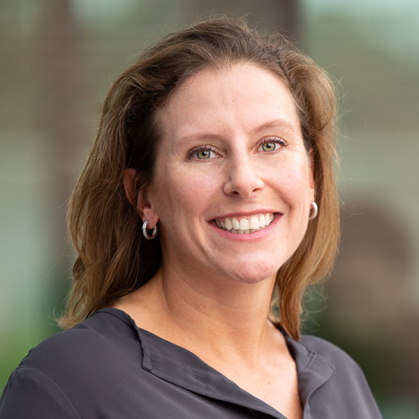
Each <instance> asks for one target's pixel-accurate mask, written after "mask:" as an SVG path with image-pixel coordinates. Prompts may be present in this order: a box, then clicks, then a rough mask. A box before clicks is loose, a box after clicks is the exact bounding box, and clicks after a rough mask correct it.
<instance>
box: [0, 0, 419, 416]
mask: <svg viewBox="0 0 419 419" xmlns="http://www.w3.org/2000/svg"><path fill="white" fill-rule="evenodd" d="M211 13H213V14H215V13H234V14H240V15H243V14H245V13H248V14H249V15H248V19H249V21H250V22H259V26H260V27H262V28H272V27H276V28H280V29H281V30H283V31H285V32H286V33H288V34H289V35H290V36H292V37H293V38H294V39H295V40H296V42H297V44H298V46H299V48H301V49H302V50H303V51H305V52H306V53H307V54H308V55H310V56H311V57H312V58H313V59H314V60H315V61H316V62H317V63H318V64H319V65H320V66H322V67H323V68H325V69H326V70H327V71H328V72H329V73H330V74H331V76H332V77H333V79H334V80H335V82H336V84H337V85H338V95H339V98H340V108H341V114H342V124H341V135H340V138H339V152H340V154H341V171H340V174H339V181H338V184H339V191H340V196H341V201H342V219H343V222H342V241H341V246H340V255H339V257H338V259H337V263H336V267H335V269H334V271H333V275H332V277H331V278H330V279H329V280H328V281H327V282H326V283H325V284H324V287H323V290H321V289H315V290H313V292H311V294H310V296H309V297H308V298H307V308H308V311H309V320H308V321H307V323H306V326H305V329H304V331H305V333H310V334H317V335H319V336H323V337H325V338H327V339H328V340H330V341H332V342H334V343H336V344H337V345H339V346H341V347H342V348H343V349H345V350H346V351H347V352H348V353H349V354H350V355H351V356H352V357H353V358H355V360H356V361H357V362H358V363H359V364H360V365H361V366H362V368H363V370H364V372H365V374H366V376H367V378H368V380H369V382H370V385H371V388H372V391H373V393H374V395H375V397H376V398H377V400H378V402H379V405H380V408H381V410H382V413H383V416H384V418H385V419H393V418H394V419H413V418H419V222H418V218H419V176H418V175H419V160H418V158H419V139H418V132H419V99H418V98H419V30H418V29H419V2H418V1H417V0H398V1H397V2H395V1H393V0H369V1H365V0H340V1H335V0H224V1H221V0H220V1H215V0H202V1H199V0H37V1H33V0H0V109H1V112H0V118H1V120H0V200H1V201H0V202H1V205H0V390H1V389H2V388H3V386H4V385H5V384H6V381H7V379H8V376H9V375H10V373H11V372H12V370H13V369H14V368H15V367H16V366H17V365H18V363H19V362H20V360H21V359H22V358H23V357H24V356H25V355H26V354H27V352H28V350H29V349H30V348H31V347H33V346H35V345H37V344H38V343H39V342H40V341H41V340H42V339H44V338H46V337H47V336H49V335H51V334H53V333H56V332H58V328H57V327H56V325H55V324H54V320H53V315H54V312H55V313H59V312H60V310H61V307H62V300H63V298H64V296H65V295H66V293H67V291H68V289H69V286H70V281H71V262H72V261H73V258H74V254H73V251H72V248H71V246H70V245H69V244H68V236H67V233H66V224H65V214H66V205H67V200H68V197H69V194H70V191H71V189H72V187H73V185H74V183H75V181H76V178H77V176H78V173H79V172H80V170H81V168H82V166H83V163H84V160H85V158H86V155H87V153H88V150H89V148H90V146H91V144H92V142H93V140H94V137H95V132H96V127H97V125H98V121H99V116H100V111H101V106H102V102H103V99H104V97H105V95H106V92H107V90H108V88H109V87H110V85H111V83H112V81H113V80H114V79H115V78H116V76H117V75H118V74H119V73H120V72H121V71H122V70H123V69H124V68H125V67H126V66H127V65H128V64H129V63H131V62H132V61H133V60H134V58H135V56H136V54H138V53H139V52H140V51H141V49H142V48H143V47H144V46H145V45H147V44H149V43H151V42H153V41H154V40H155V39H156V38H159V37H161V36H162V35H164V34H165V33H167V32H169V31H171V30H173V29H176V28H180V27H182V26H185V25H186V24H188V23H189V22H191V21H192V20H194V19H195V18H197V17H202V16H208V15H209V14H211ZM323 294H324V295H325V296H326V298H323V297H322V295H323ZM355 402H356V401H354V403H355Z"/></svg>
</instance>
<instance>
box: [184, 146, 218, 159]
mask: <svg viewBox="0 0 419 419" xmlns="http://www.w3.org/2000/svg"><path fill="white" fill-rule="evenodd" d="M217 157H218V154H217V153H216V151H215V150H213V148H212V147H211V146H207V145H203V146H200V147H197V148H194V149H193V150H191V151H190V153H189V159H191V160H210V159H214V158H217Z"/></svg>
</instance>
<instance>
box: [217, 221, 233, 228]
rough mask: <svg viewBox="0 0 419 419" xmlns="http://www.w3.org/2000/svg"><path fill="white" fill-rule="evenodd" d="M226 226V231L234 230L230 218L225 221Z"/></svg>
mask: <svg viewBox="0 0 419 419" xmlns="http://www.w3.org/2000/svg"><path fill="white" fill-rule="evenodd" d="M217 225H218V224H217ZM225 225H226V230H231V229H232V228H233V223H232V222H231V220H230V218H226V219H225Z"/></svg>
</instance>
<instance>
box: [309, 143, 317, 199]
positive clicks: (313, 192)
mask: <svg viewBox="0 0 419 419" xmlns="http://www.w3.org/2000/svg"><path fill="white" fill-rule="evenodd" d="M309 154H310V156H309V157H310V161H309V163H310V173H309V176H310V179H309V185H310V193H311V198H312V199H311V200H312V201H315V198H316V183H315V182H314V150H313V148H310V150H309Z"/></svg>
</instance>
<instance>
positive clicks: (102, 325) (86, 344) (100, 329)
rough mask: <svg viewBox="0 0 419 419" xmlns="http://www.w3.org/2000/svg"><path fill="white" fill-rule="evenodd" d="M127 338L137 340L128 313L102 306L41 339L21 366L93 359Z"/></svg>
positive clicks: (37, 365) (44, 366)
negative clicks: (61, 330) (63, 329)
mask: <svg viewBox="0 0 419 419" xmlns="http://www.w3.org/2000/svg"><path fill="white" fill-rule="evenodd" d="M117 314H118V313H117ZM129 341H134V342H138V339H136V333H135V330H134V326H133V324H130V322H129V317H128V316H126V318H124V317H123V315H120V316H115V313H114V312H112V311H110V310H109V311H108V310H102V311H99V312H97V313H95V314H94V315H93V316H92V317H90V318H88V319H86V320H84V321H83V322H81V323H79V324H78V325H76V326H75V327H73V328H72V329H69V330H65V331H63V332H60V333H57V334H55V335H53V336H51V337H49V338H48V339H46V340H44V341H43V342H41V343H40V344H39V345H38V346H36V347H35V348H33V349H31V350H30V351H29V353H28V355H27V357H26V358H25V359H24V360H23V361H22V363H21V366H30V367H34V368H37V367H40V368H42V369H45V368H46V367H49V366H51V365H57V364H60V365H62V364H63V363H67V362H70V363H72V361H73V360H76V361H77V362H83V360H89V361H92V360H94V358H95V356H97V355H98V352H100V353H101V354H106V353H112V352H113V351H118V350H119V349H120V348H123V347H124V344H126V343H128V342H129ZM128 347H129V345H128Z"/></svg>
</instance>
